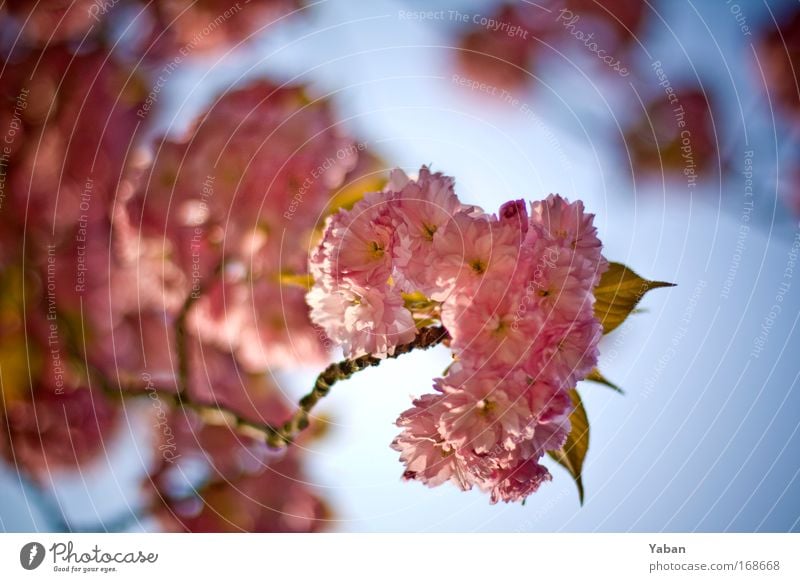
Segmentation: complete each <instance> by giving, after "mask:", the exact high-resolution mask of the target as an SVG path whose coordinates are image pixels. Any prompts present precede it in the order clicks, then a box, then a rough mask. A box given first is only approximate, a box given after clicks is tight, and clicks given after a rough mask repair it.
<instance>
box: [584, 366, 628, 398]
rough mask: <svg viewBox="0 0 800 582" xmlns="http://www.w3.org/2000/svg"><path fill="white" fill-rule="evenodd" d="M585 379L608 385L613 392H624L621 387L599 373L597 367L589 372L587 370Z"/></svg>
mask: <svg viewBox="0 0 800 582" xmlns="http://www.w3.org/2000/svg"><path fill="white" fill-rule="evenodd" d="M586 379H587V380H588V381H589V382H597V383H598V384H602V385H603V386H608V387H609V388H611V389H612V390H614V391H615V392H619V393H620V394H625V392H624V391H623V390H622V388H620V387H619V386H617V385H616V384H614V383H613V382H611V381H610V380H609V379H608V378H606V377H605V376H603V375H602V374H601V373H600V370H598V369H597V368H594V369H593V370H592V371H591V372H589V375H588V376H586Z"/></svg>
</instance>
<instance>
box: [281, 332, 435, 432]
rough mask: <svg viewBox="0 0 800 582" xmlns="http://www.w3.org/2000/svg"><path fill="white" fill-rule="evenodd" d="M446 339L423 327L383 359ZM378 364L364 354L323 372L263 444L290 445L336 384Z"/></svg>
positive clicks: (423, 347) (334, 365)
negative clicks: (412, 337) (292, 412)
mask: <svg viewBox="0 0 800 582" xmlns="http://www.w3.org/2000/svg"><path fill="white" fill-rule="evenodd" d="M449 337H450V336H449V334H448V333H447V330H446V329H445V328H444V327H424V328H422V329H421V330H419V334H418V335H417V337H416V338H414V340H413V341H411V342H409V343H407V344H401V345H399V346H397V347H395V350H394V353H393V354H391V355H389V356H387V357H388V358H396V357H398V356H401V355H403V354H407V353H408V352H411V351H413V350H426V349H428V348H430V347H433V346H435V345H438V344H440V343H442V342H443V341H444V340H446V339H449ZM382 361H383V360H382V359H380V358H376V357H375V356H371V355H369V354H367V355H365V356H361V357H359V358H355V359H353V360H343V361H341V362H338V363H335V364H331V365H330V366H328V367H327V368H325V370H324V371H323V372H322V373H321V374H320V375H319V376H317V381H316V382H314V388H312V390H311V392H309V393H308V394H306V395H305V396H303V397H302V398H301V399H300V403H299V407H298V409H297V410H296V411H295V413H294V414H293V415H292V417H291V418H290V419H289V420H287V421H286V422H285V423H284V424H283V426H281V427H280V429H278V430H277V431H276V433H275V434H274V435H271V438H270V437H269V436H268V437H267V444H269V445H271V446H275V447H282V446H286V445H289V444H291V443H292V441H293V440H294V438H295V437H296V436H297V435H298V434H299V433H300V432H302V431H303V430H304V429H305V428H306V427H308V415H309V413H310V412H311V409H312V408H314V406H315V405H316V404H317V402H319V401H320V399H322V398H323V397H325V396H326V395H327V394H328V392H329V391H330V389H331V387H332V386H333V385H334V384H336V382H338V381H339V380H346V379H347V378H349V377H350V376H352V375H353V374H355V373H356V372H359V371H361V370H363V369H364V368H369V367H370V366H377V365H378V364H380V363H381V362H382Z"/></svg>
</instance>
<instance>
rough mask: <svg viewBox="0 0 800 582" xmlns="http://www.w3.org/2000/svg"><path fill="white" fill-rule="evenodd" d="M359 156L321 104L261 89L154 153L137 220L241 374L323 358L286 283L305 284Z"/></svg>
mask: <svg viewBox="0 0 800 582" xmlns="http://www.w3.org/2000/svg"><path fill="white" fill-rule="evenodd" d="M362 150H363V146H361V145H360V144H357V143H356V142H355V141H353V140H352V139H351V138H348V137H346V136H345V135H344V134H343V132H342V130H341V129H340V127H339V126H338V124H337V122H336V120H335V119H334V117H333V115H332V112H331V109H330V106H329V104H328V103H327V102H325V101H321V100H316V101H312V100H309V99H308V98H307V97H306V95H305V94H304V93H303V91H302V90H301V89H300V88H298V87H282V88H279V87H277V86H273V85H270V84H269V83H266V82H257V83H255V84H252V85H250V86H248V87H245V88H243V89H238V90H235V91H232V92H229V93H226V94H225V95H223V96H222V97H221V98H220V99H219V100H218V101H216V102H215V103H214V104H212V106H211V107H210V108H209V109H208V111H206V112H204V113H203V114H201V115H200V116H199V117H198V121H197V123H196V124H195V125H194V126H193V127H192V129H191V130H190V131H189V133H188V134H187V135H186V136H184V138H183V139H182V140H180V141H172V140H164V141H162V142H161V143H160V144H158V146H157V147H156V149H155V153H154V156H155V159H154V161H153V166H152V169H151V170H150V171H149V172H147V173H146V174H145V175H142V176H141V179H140V181H141V184H140V187H139V189H138V190H137V192H136V194H135V195H134V196H133V198H132V199H131V201H130V204H129V208H130V212H131V214H132V217H133V221H134V222H135V223H141V225H142V235H143V236H150V237H154V238H157V239H159V240H160V241H161V243H162V246H163V250H164V256H165V259H166V260H169V261H173V262H174V263H175V264H177V266H178V267H179V268H180V269H181V270H182V272H183V273H184V274H185V276H186V278H187V281H188V282H189V286H190V292H191V293H195V294H198V295H202V297H198V300H197V302H196V304H195V305H194V306H193V308H192V310H191V312H190V314H189V325H190V328H191V329H192V330H193V331H194V332H195V333H197V334H198V335H199V337H201V338H202V339H203V341H205V342H209V343H211V344H213V345H216V346H218V347H220V348H226V347H227V348H228V349H229V350H231V351H232V352H233V353H235V354H236V355H237V357H238V358H239V360H240V362H241V363H242V364H243V365H244V366H245V367H246V368H247V369H248V371H251V372H255V371H264V370H266V369H267V367H269V366H285V365H286V364H289V363H291V362H299V361H302V362H305V363H310V362H314V361H318V362H321V361H323V360H324V359H325V355H324V351H323V350H322V340H323V339H324V338H323V337H322V335H321V334H320V333H317V332H316V331H315V330H314V329H313V328H312V326H311V323H310V321H309V320H308V317H307V308H306V306H305V303H304V299H303V297H304V288H303V287H302V286H301V285H296V286H292V285H288V286H287V285H285V284H282V282H281V281H282V277H285V276H287V275H288V276H290V277H292V278H300V279H302V277H303V276H305V274H306V256H307V253H308V249H309V248H310V247H311V245H312V243H313V241H314V240H315V237H316V236H318V235H317V231H316V228H317V225H318V223H319V222H320V221H321V219H322V218H323V216H324V213H325V212H326V211H327V207H328V205H329V203H330V202H331V196H332V195H333V193H334V192H336V190H337V189H339V188H340V187H341V186H343V185H345V184H346V181H347V180H348V179H351V177H352V176H353V174H352V171H353V170H354V168H355V166H356V164H357V163H358V160H359V158H360V157H361V151H362ZM365 157H366V158H367V159H369V156H368V155H366V154H365ZM355 177H356V178H358V177H359V176H355ZM201 290H202V293H200V292H201Z"/></svg>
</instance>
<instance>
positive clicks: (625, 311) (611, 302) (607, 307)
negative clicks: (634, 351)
mask: <svg viewBox="0 0 800 582" xmlns="http://www.w3.org/2000/svg"><path fill="white" fill-rule="evenodd" d="M673 286H674V284H673V283H665V282H663V281H648V280H647V279H642V278H641V277H640V276H639V275H637V274H636V273H634V272H633V271H632V270H630V269H629V268H628V267H626V266H625V265H621V264H620V263H609V266H608V271H606V272H605V273H604V274H603V276H602V277H601V278H600V284H599V285H598V286H597V288H596V289H595V290H594V296H595V299H596V302H595V304H594V314H595V317H597V319H599V320H600V322H601V323H602V324H603V333H604V334H605V333H609V332H611V331H613V330H615V329H616V328H617V327H619V325H620V324H621V323H622V322H623V321H625V319H626V318H627V317H628V315H630V313H631V312H632V311H633V309H634V308H635V307H636V305H637V304H638V303H639V301H641V299H642V297H644V294H645V293H647V292H648V291H650V290H651V289H656V288H658V287H673Z"/></svg>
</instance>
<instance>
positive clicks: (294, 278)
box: [278, 272, 314, 291]
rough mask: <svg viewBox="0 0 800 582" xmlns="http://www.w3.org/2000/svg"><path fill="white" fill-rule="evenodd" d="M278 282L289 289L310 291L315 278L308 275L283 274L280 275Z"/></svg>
mask: <svg viewBox="0 0 800 582" xmlns="http://www.w3.org/2000/svg"><path fill="white" fill-rule="evenodd" d="M278 282H279V283H280V284H281V285H287V286H289V287H300V288H301V289H305V290H306V291H308V290H309V289H311V287H312V286H313V285H314V277H312V276H311V275H306V274H299V275H298V274H295V273H289V272H283V273H280V274H279V275H278Z"/></svg>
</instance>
